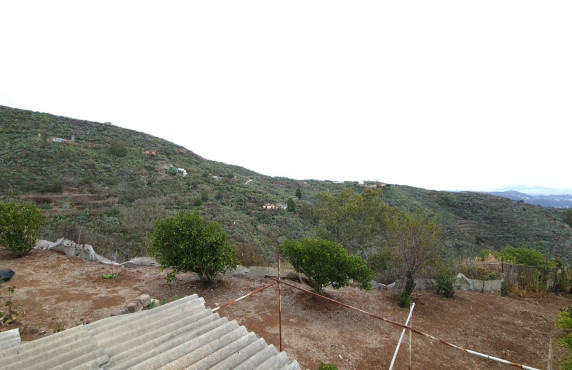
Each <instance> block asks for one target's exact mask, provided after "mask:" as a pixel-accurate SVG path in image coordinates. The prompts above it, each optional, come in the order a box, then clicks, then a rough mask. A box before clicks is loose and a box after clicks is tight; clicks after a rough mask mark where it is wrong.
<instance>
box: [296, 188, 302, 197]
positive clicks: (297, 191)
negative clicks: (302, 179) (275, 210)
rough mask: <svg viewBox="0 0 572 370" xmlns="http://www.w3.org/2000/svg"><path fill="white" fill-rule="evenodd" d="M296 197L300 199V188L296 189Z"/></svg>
mask: <svg viewBox="0 0 572 370" xmlns="http://www.w3.org/2000/svg"><path fill="white" fill-rule="evenodd" d="M296 198H298V199H302V190H300V188H298V189H296Z"/></svg>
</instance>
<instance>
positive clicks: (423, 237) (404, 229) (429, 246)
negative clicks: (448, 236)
mask: <svg viewBox="0 0 572 370" xmlns="http://www.w3.org/2000/svg"><path fill="white" fill-rule="evenodd" d="M388 227H389V241H390V244H391V246H392V247H393V248H394V249H395V252H396V254H397V255H398V256H399V258H400V260H401V262H402V264H403V268H404V272H405V276H406V282H405V290H406V291H407V292H408V293H409V294H411V292H412V291H413V288H414V287H415V275H416V274H417V272H419V270H421V268H423V267H424V266H425V265H426V264H427V263H428V262H430V261H432V260H433V259H435V258H436V257H438V256H439V253H440V251H441V246H442V245H441V241H442V229H441V225H440V224H439V222H437V220H436V219H435V218H431V217H429V216H428V215H426V214H425V213H423V212H422V211H420V210H416V211H415V212H413V213H409V212H399V213H396V214H395V215H394V217H392V218H391V220H390V222H389V225H388Z"/></svg>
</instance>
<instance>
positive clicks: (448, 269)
mask: <svg viewBox="0 0 572 370" xmlns="http://www.w3.org/2000/svg"><path fill="white" fill-rule="evenodd" d="M435 280H436V282H437V286H436V287H435V290H436V291H437V293H438V294H439V293H443V295H444V296H445V297H447V298H452V297H453V295H454V294H455V282H456V277H455V272H454V271H453V268H452V266H451V265H445V264H443V265H440V266H438V267H437V273H436V276H435Z"/></svg>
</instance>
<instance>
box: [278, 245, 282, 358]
mask: <svg viewBox="0 0 572 370" xmlns="http://www.w3.org/2000/svg"><path fill="white" fill-rule="evenodd" d="M277 284H278V329H279V332H280V352H282V290H281V289H280V252H278V282H277Z"/></svg>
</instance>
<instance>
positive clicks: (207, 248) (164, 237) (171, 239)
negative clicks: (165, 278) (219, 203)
mask: <svg viewBox="0 0 572 370" xmlns="http://www.w3.org/2000/svg"><path fill="white" fill-rule="evenodd" d="M150 238H151V247H150V249H149V252H150V254H151V256H153V257H155V258H156V259H157V261H158V262H159V263H160V264H161V266H162V267H163V268H165V267H171V268H173V272H174V273H175V274H176V273H179V272H189V271H190V272H194V273H196V274H198V275H199V278H200V279H201V280H202V281H203V282H204V283H206V284H211V283H212V282H213V281H214V279H215V277H216V276H217V275H218V274H222V273H224V272H226V271H227V270H228V269H235V268H236V266H237V264H238V259H237V256H236V251H235V249H234V248H233V247H232V246H231V245H230V244H229V243H228V241H227V235H226V233H225V232H224V230H223V229H222V227H221V226H220V225H219V224H217V223H216V222H212V221H207V220H206V219H204V218H202V217H200V216H199V215H198V214H197V213H189V212H183V213H180V214H178V215H176V216H173V217H171V218H168V219H164V220H161V221H159V222H157V224H156V225H155V231H153V233H151V234H150Z"/></svg>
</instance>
